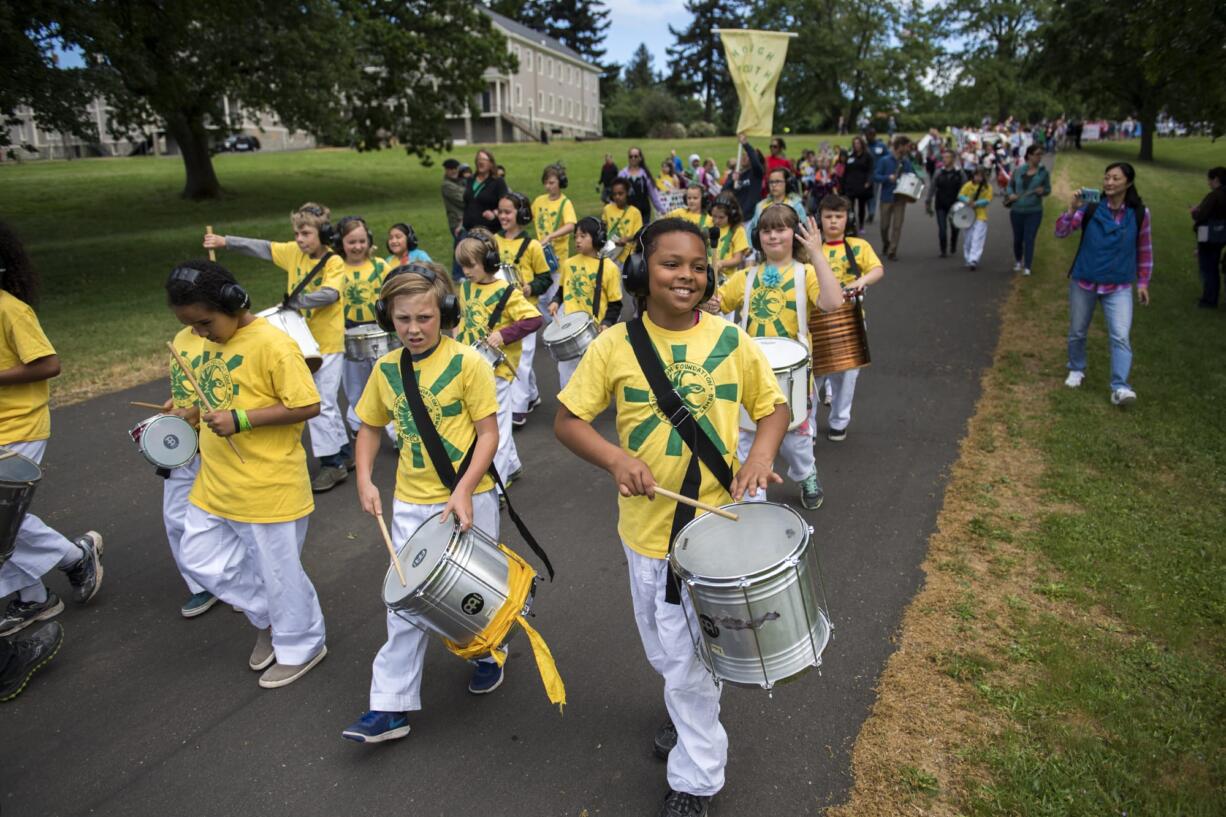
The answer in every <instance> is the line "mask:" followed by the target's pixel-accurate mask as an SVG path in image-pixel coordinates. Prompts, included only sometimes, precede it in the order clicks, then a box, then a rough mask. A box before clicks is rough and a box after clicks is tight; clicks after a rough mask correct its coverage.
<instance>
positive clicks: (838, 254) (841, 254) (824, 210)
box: [818, 193, 885, 442]
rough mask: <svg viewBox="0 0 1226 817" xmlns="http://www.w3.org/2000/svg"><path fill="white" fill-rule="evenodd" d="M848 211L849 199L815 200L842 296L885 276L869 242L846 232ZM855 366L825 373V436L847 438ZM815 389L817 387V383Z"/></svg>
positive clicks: (856, 372) (857, 373) (824, 247)
mask: <svg viewBox="0 0 1226 817" xmlns="http://www.w3.org/2000/svg"><path fill="white" fill-rule="evenodd" d="M850 212H851V200H850V199H848V198H845V197H843V196H839V195H836V194H833V193H832V194H830V195H828V196H825V197H824V198H823V199H822V200H821V201H820V202H818V215H819V217H820V218H821V225H822V253H823V254H824V256H825V258H826V263H827V264H829V265H830V269H831V271H832V272H834V277H835V278H836V279H838V282H839V285H840V286H841V287H842V288H843V292H844V293H845V296H844V297H852V296H853V295H858V294H862V293H863V292H864V289H865V287H868V286H871V285H873V284H875V283H877V282H878V281H880V280H881V279H882V277H884V276H885V267H883V266H882V264H881V259H880V258H878V257H877V253H875V252H874V251H873V246H872V245H871V244H869V243H868V242H867V241H865V240H864V239H862V238H853V237H850V236H847V235H846V232H847V217H848V214H849V213H850ZM859 376H860V370H859V369H849V370H848V371H845V372H838V373H837V374H831V375H826V377H825V378H824V380H825V383H826V386H827V387H828V388H829V389H830V430H829V431H828V432H827V433H826V439H828V440H832V441H834V442H841V441H842V440H845V439H847V426H848V424H849V423H851V401H852V399H853V398H854V397H855V394H856V380H857V379H858V378H859ZM818 391H819V392H820V391H821V384H819V387H818Z"/></svg>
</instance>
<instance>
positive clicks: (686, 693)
mask: <svg viewBox="0 0 1226 817" xmlns="http://www.w3.org/2000/svg"><path fill="white" fill-rule="evenodd" d="M622 548H623V549H624V550H625V552H626V562H627V565H628V567H629V569H630V598H631V600H632V601H633V602H634V621H635V623H636V624H637V625H638V628H639V638H640V639H641V640H642V642H643V651H644V652H645V653H647V661H648V663H650V664H651V668H652V669H654V670H655V671H656V672H658V673H659V674H660V675H661V676H662V677H663V678H664V705H665V707H667V708H668V716H669V718H671V719H672V722H673V725H674V726H676V727H677V745H676V747H675V748H674V749H673V750H672V751H671V752H669V754H668V787H669V788H670V789H672V790H673V791H682V792H688V793H689V794H696V795H699V796H703V797H708V796H710V795H713V794H715V793H716V792H718V791H719V790H720V789H722V788H723V787H724V767H725V766H727V765H728V733H727V732H725V731H724V727H723V724H721V723H720V722H719V695H720V687H719V686H718V685H717V684H716V683H715V680H714V678H713V677H712V676H711V673H710V672H708V671H707V668H706V667H705V666H703V663H702V662H701V661H700V660H698V656H697V655H696V654H695V652H694V642H693V640H692V637H691V635H690V625H689V624H688V623H687V622H686V615H687V613H688V614H692V613H693V609H692V608H691V607H690V603H689V599H688V598H687V597H686V593H685V590H684V589H683V590H682V591H681V602H682V604H669V603H668V602H666V601H665V600H664V594H665V591H666V589H667V586H668V562H667V561H665V560H664V559H651V558H648V557H647V556H642V555H640V554H638V553H635V552H634V551H633V550H631V549H630V548H628V547H626V546H625V543H623V544H622ZM682 605H684V606H685V607H684V609H682Z"/></svg>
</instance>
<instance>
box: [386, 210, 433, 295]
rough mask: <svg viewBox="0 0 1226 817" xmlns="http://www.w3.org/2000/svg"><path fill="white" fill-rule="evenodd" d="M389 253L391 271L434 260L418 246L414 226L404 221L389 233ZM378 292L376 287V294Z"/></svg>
mask: <svg viewBox="0 0 1226 817" xmlns="http://www.w3.org/2000/svg"><path fill="white" fill-rule="evenodd" d="M371 249H374V248H373V247H372V248H371ZM387 251H388V252H389V253H390V255H388V257H387V258H386V259H385V262H386V263H387V265H388V266H387V268H388V269H389V270H394V269H396V267H399V266H402V265H404V264H407V263H409V262H410V261H431V260H432V259H431V258H430V255H429V254H428V253H427V252H426V251H425V250H423V249H422V248H421V247H419V246H417V233H416V231H414V230H413V225H412V224H406V223H405V222H403V221H398V222H396V223H395V224H393V225H392V226H391V228H390V229H389V230H388V231H387ZM378 291H379V290H378V288H377V287H376V288H375V292H376V293H377V292H378Z"/></svg>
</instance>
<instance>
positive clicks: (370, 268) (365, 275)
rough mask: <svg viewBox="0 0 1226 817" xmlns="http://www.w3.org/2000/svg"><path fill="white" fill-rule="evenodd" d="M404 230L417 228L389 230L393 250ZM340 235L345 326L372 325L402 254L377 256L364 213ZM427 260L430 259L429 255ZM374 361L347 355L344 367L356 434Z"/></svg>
mask: <svg viewBox="0 0 1226 817" xmlns="http://www.w3.org/2000/svg"><path fill="white" fill-rule="evenodd" d="M404 230H407V231H408V233H409V234H410V235H411V234H412V232H413V228H412V227H409V226H408V225H407V224H398V225H396V226H395V227H392V229H391V230H389V231H388V233H387V235H388V239H389V249H390V241H391V237H392V235H393V234H395V233H399V234H400V236H401V237H402V238H401V239H400V240H402V241H403V240H404V238H403V236H404V235H405V233H404ZM336 237H337V249H338V250H340V251H341V254H342V255H343V256H344V258H345V279H344V287H345V288H344V291H343V292H342V293H341V294H342V295H343V296H344V299H345V328H346V329H350V328H352V327H356V326H371V325H373V324H374V322H375V300H376V299H377V298H378V297H379V287H381V286H383V277H384V276H385V275H387V274H388V273H389V272H391V271H392V270H393V269H395V268H396V267H398V266H400V264H401V262H400V256H399V255H397V254H396V253H395V251H393V254H392V255H389V256H388V258H389V259H391V260H390V261H386V262H385V261H383V260H382V259H380V258H377V257H376V256H375V246H374V236H372V235H371V232H370V227H368V226H367V225H366V220H365V219H363V218H362V217H361V216H345V217H344V218H342V219H341V220H340V222H339V223H338V224H337V225H336ZM414 246H416V239H414ZM414 252H416V253H419V254H420V255H425V253H423V252H421V251H420V250H412V251H409V252H408V253H406V254H407V255H409V256H410V257H411V256H412V254H413V253H414ZM426 260H427V261H428V260H429V257H428V256H427V258H426ZM374 363H375V362H374V361H373V360H350V359H349V358H348V357H346V358H344V361H343V365H342V368H341V385H342V386H343V387H344V389H345V402H346V403H347V404H348V406H349V409H348V411H346V413H345V420H346V421H347V422H348V424H349V430H350V431H352V432H353V433H354V434H357V433H358V429H359V428H361V427H362V421H361V420H359V419H358V415H357V413H356V411H355V409H356V406H357V404H358V400H360V399H361V397H362V390H363V389H365V388H366V381H367V379H369V378H370V372H371V370H372V369H373V368H374ZM387 436H388V437H389V438H391V439H392V440H395V439H396V433H395V431H394V429H393V428H392V426H391V425H390V424H389V425H388V427H387Z"/></svg>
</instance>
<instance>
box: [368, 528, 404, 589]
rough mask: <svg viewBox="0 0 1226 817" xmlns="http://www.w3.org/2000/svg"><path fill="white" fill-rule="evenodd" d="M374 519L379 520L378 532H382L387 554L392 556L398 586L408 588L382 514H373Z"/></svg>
mask: <svg viewBox="0 0 1226 817" xmlns="http://www.w3.org/2000/svg"><path fill="white" fill-rule="evenodd" d="M375 519H378V520H379V530H380V531H382V532H383V544H385V545H387V552H388V553H390V554H391V556H392V567H394V568H396V575H397V576H399V577H400V586H401V587H408V586H409V582H408V580H407V579H405V577H404V570H403V568H401V567H400V560H399V559H398V558H396V548H395V546H394V545H392V537H391V534H389V533H388V532H387V523H386V522H384V521H383V514H382V513H381V512H380V513H377V514H375Z"/></svg>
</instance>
